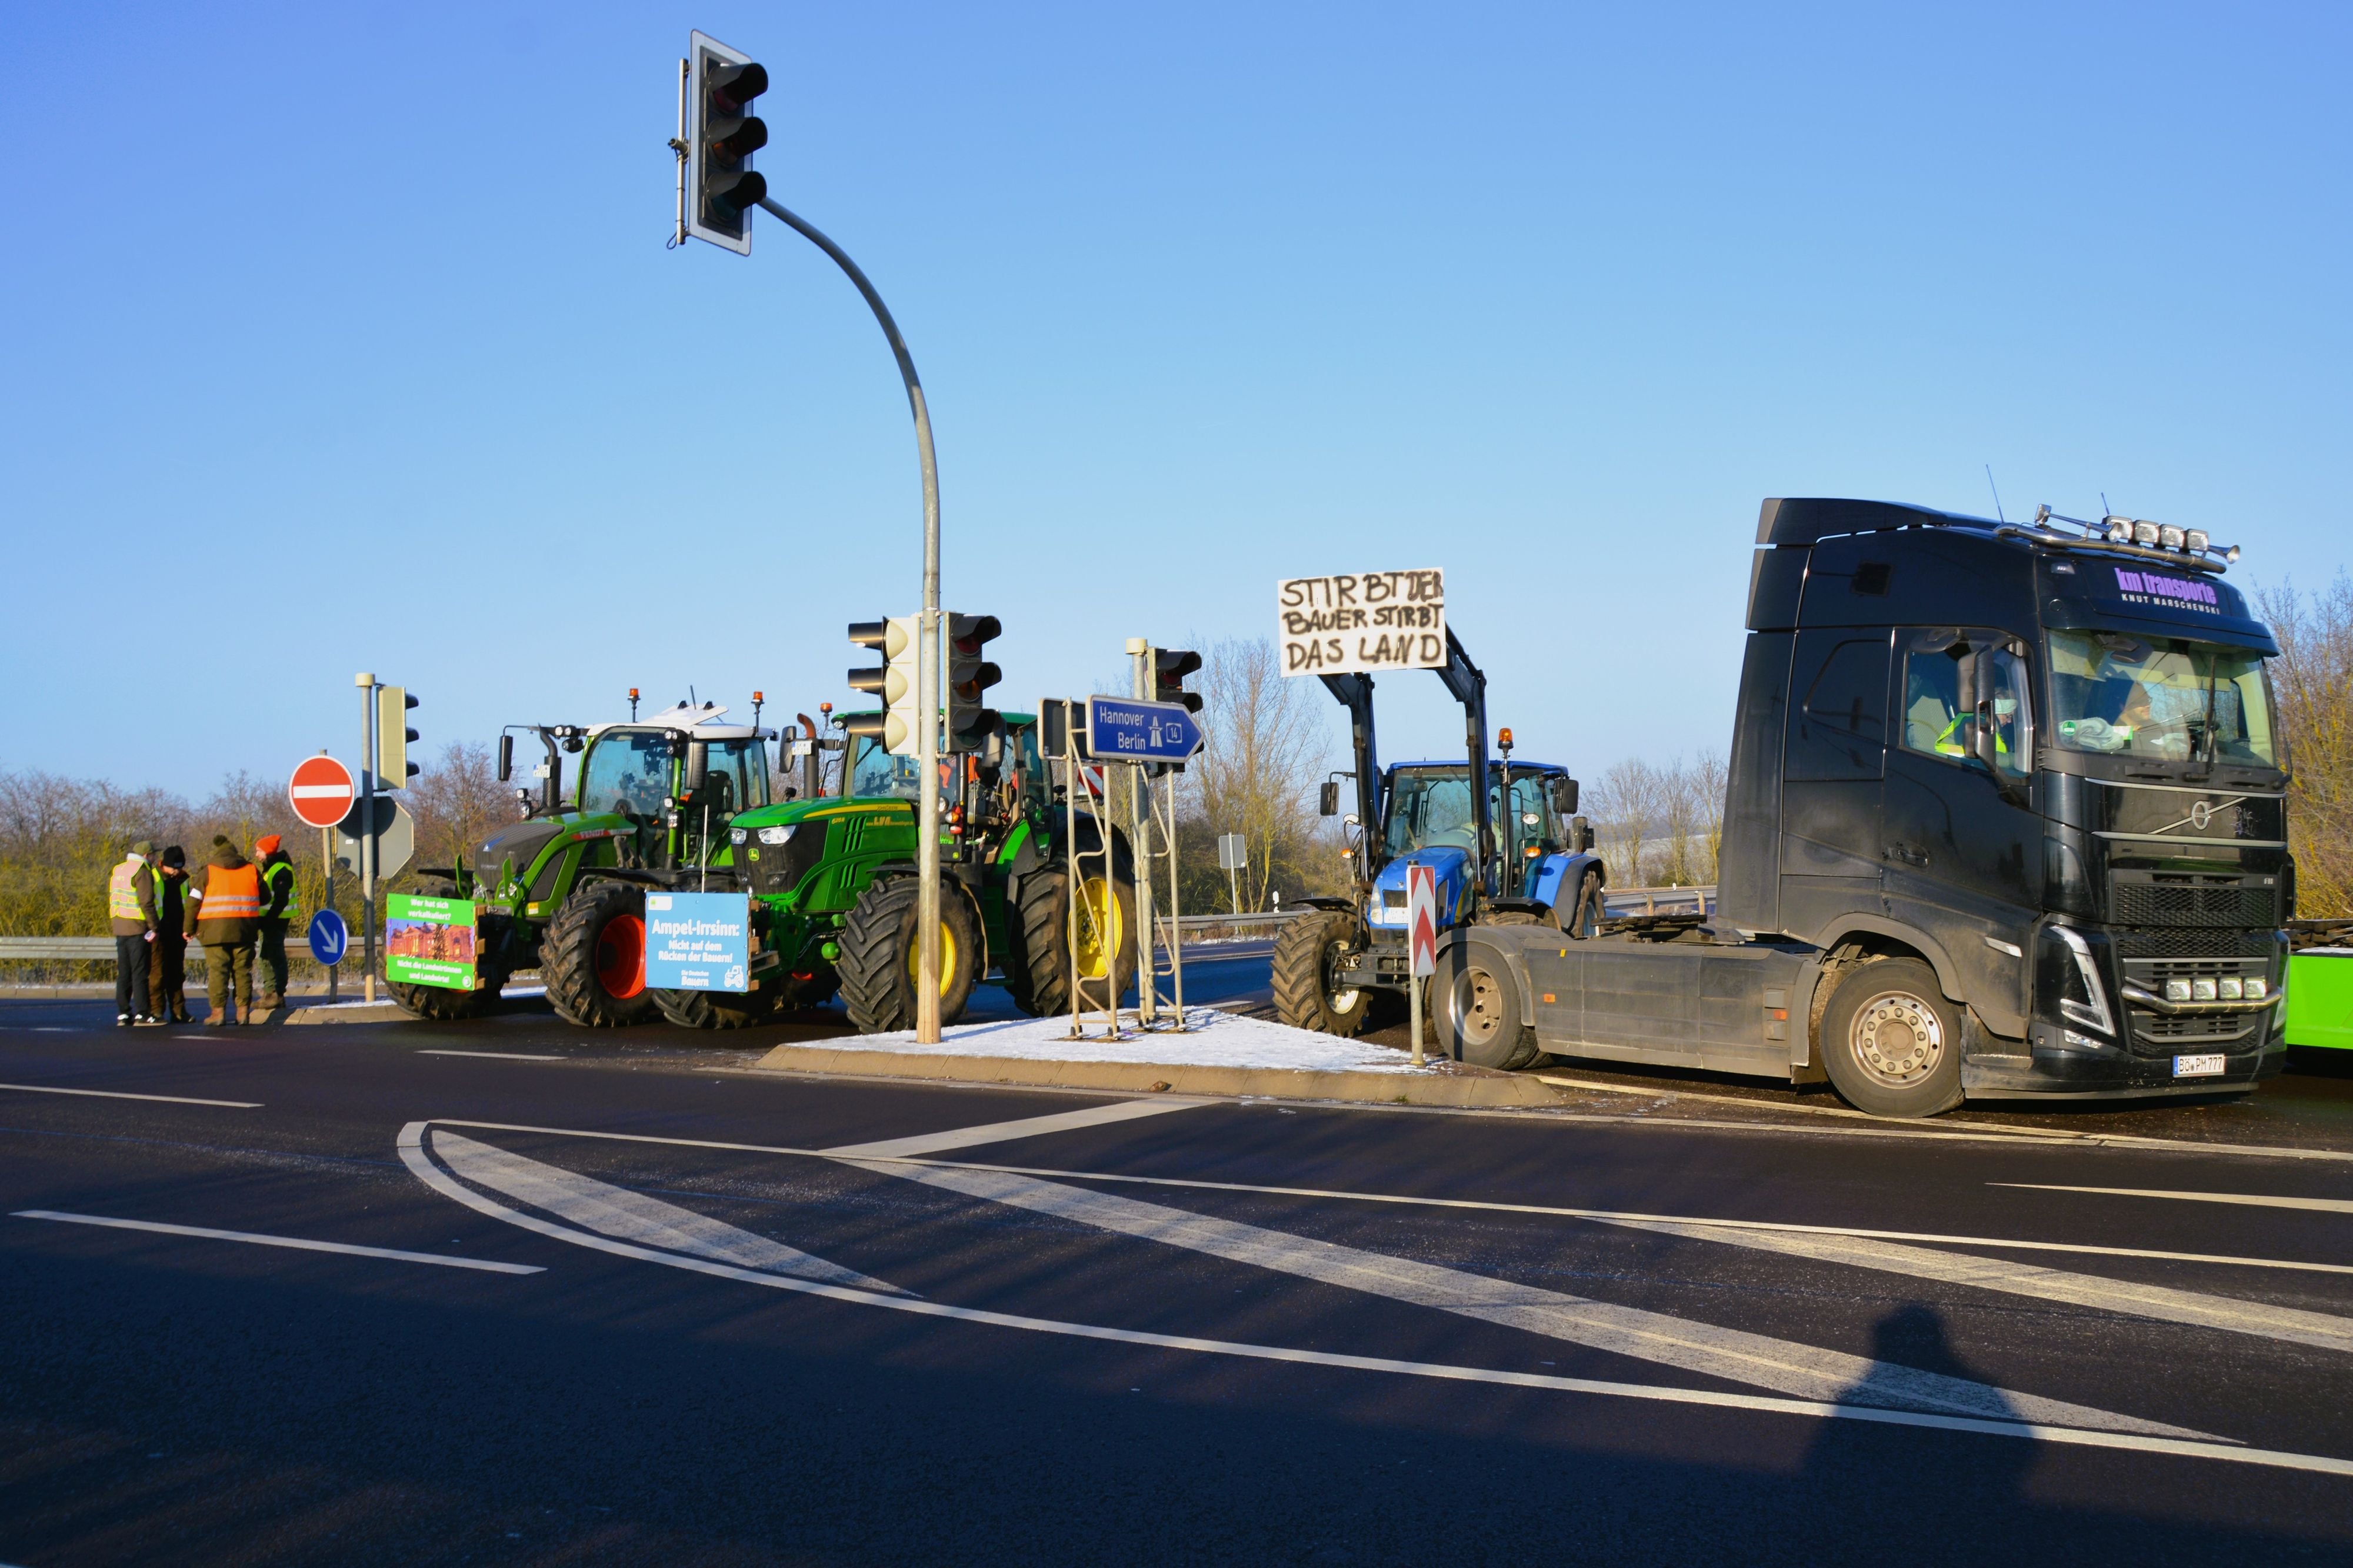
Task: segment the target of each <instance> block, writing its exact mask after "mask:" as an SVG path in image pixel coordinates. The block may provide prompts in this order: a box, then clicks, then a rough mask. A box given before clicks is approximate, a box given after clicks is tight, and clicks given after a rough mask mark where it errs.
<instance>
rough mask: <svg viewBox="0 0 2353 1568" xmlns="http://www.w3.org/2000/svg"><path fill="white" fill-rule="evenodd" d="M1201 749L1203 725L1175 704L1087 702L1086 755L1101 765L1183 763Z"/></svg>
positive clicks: (1122, 700) (1116, 699)
mask: <svg viewBox="0 0 2353 1568" xmlns="http://www.w3.org/2000/svg"><path fill="white" fill-rule="evenodd" d="M1200 749H1201V726H1200V725H1199V723H1198V722H1197V721H1195V720H1194V718H1193V715H1192V714H1190V713H1188V712H1187V711H1186V710H1185V709H1184V708H1183V707H1182V706H1181V705H1180V704H1177V703H1175V702H1140V701H1137V700H1135V699H1134V698H1129V697H1090V698H1088V699H1087V755H1088V756H1090V757H1092V758H1093V759H1094V760H1095V761H1097V762H1099V763H1181V762H1183V761H1184V760H1185V759H1186V758H1187V757H1189V756H1191V755H1192V754H1193V753H1194V752H1198V751H1199V750H1200Z"/></svg>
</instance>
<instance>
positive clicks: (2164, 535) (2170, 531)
mask: <svg viewBox="0 0 2353 1568" xmlns="http://www.w3.org/2000/svg"><path fill="white" fill-rule="evenodd" d="M2157 542H2158V546H2159V547H2160V548H2163V549H2166V550H2179V549H2180V548H2181V544H2182V532H2181V530H2179V529H2178V528H2176V527H2174V526H2173V525H2172V524H2171V523H2169V522H2168V523H2167V524H2165V525H2164V526H2163V527H2161V528H2159V529H2158V531H2157Z"/></svg>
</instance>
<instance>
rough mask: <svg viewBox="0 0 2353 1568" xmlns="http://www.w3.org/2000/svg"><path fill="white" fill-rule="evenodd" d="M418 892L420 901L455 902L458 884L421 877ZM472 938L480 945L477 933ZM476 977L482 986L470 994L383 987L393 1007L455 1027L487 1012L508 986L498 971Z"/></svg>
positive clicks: (419, 987)
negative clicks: (463, 1021) (466, 1019)
mask: <svg viewBox="0 0 2353 1568" xmlns="http://www.w3.org/2000/svg"><path fill="white" fill-rule="evenodd" d="M417 896H418V897H420V898H427V899H454V898H456V897H457V896H458V884H457V883H455V882H452V881H451V880H449V879H448V878H447V877H421V878H419V879H417ZM475 934H476V939H477V940H478V941H479V940H480V931H477V932H476V933H475ZM477 951H480V950H479V949H478V950H477ZM477 973H480V976H481V980H482V984H481V986H480V989H478V990H473V991H452V990H450V989H449V988H448V987H447V986H444V985H407V984H401V983H400V982H398V981H387V982H385V984H386V986H387V987H388V988H389V989H390V990H391V992H392V1000H393V1003H394V1005H396V1006H398V1007H399V1008H400V1010H401V1011H402V1012H404V1013H406V1014H408V1015H409V1016H412V1017H417V1018H427V1019H430V1020H431V1021H433V1022H434V1023H437V1024H445V1023H454V1022H455V1021H457V1020H458V1019H459V1018H478V1017H480V1016H482V1015H483V1014H484V1013H487V1012H489V1011H490V1010H491V1003H493V1002H495V1001H497V1000H498V999H499V992H500V990H501V988H502V987H503V986H504V985H505V984H506V983H507V977H506V975H505V973H502V972H501V971H500V970H498V969H495V968H487V967H486V968H483V969H481V970H480V971H478V972H477Z"/></svg>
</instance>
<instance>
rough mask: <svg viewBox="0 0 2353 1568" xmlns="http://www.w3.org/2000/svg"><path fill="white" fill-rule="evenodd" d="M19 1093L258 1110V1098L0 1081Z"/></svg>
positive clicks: (5, 1087)
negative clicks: (202, 1097) (204, 1097)
mask: <svg viewBox="0 0 2353 1568" xmlns="http://www.w3.org/2000/svg"><path fill="white" fill-rule="evenodd" d="M0 1089H15V1090H16V1092H17V1093H19V1094H84V1095H88V1096H90V1098H91V1099H93V1100H156V1101H158V1102H160V1103H162V1104H164V1105H217V1106H220V1107H221V1108H223V1109H224V1110H260V1109H261V1102H260V1101H259V1100H192V1099H190V1098H189V1097H188V1096H186V1095H185V1094H125V1093H123V1092H122V1091H121V1089H61V1088H59V1087H58V1086H57V1085H55V1084H47V1083H0Z"/></svg>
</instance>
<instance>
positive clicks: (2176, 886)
mask: <svg viewBox="0 0 2353 1568" xmlns="http://www.w3.org/2000/svg"><path fill="white" fill-rule="evenodd" d="M2111 886H2112V889H2113V896H2114V903H2115V916H2114V918H2115V920H2116V923H2117V924H2118V925H2133V926H2242V927H2243V926H2276V925H2277V924H2279V889H2278V887H2277V886H2276V885H2274V886H2271V887H2265V886H2263V884H2262V883H2260V882H2257V881H2255V880H2254V879H2242V878H2239V877H2216V876H2199V875H2196V874H2193V873H2189V872H2168V871H2145V872H2138V873H2133V872H2122V871H2120V872H2117V873H2116V874H2115V880H2114V882H2113V883H2112V884H2111Z"/></svg>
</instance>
